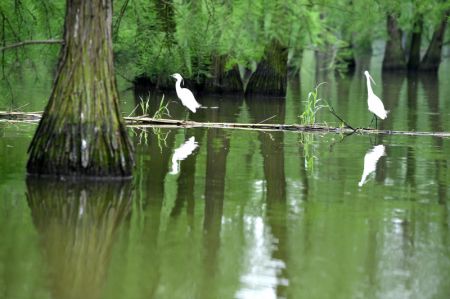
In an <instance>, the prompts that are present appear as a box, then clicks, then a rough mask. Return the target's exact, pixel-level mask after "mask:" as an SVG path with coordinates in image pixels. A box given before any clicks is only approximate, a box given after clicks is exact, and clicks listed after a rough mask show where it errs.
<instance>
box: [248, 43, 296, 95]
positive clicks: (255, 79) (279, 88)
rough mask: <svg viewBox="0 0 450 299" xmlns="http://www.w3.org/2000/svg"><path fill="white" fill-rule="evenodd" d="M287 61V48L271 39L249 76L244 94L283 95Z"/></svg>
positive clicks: (285, 83)
mask: <svg viewBox="0 0 450 299" xmlns="http://www.w3.org/2000/svg"><path fill="white" fill-rule="evenodd" d="M287 61H288V50H287V48H286V47H284V46H282V45H281V44H280V43H279V42H278V41H276V40H272V42H271V43H270V44H269V45H268V46H267V47H266V51H265V57H264V58H263V59H262V60H261V61H260V62H259V63H258V66H257V68H256V71H255V72H254V73H253V75H252V76H251V78H250V80H249V82H248V85H247V88H246V90H245V94H246V95H252V94H264V95H275V96H284V95H285V94H286V86H287Z"/></svg>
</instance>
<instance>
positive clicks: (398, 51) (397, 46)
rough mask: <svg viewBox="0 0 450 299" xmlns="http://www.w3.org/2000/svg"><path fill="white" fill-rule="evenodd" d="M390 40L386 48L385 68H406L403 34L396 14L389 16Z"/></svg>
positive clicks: (388, 29)
mask: <svg viewBox="0 0 450 299" xmlns="http://www.w3.org/2000/svg"><path fill="white" fill-rule="evenodd" d="M387 31H388V35H389V37H388V41H387V42H386V48H385V50H384V58H383V70H404V69H405V68H406V62H405V54H404V51H403V48H402V34H401V31H400V28H398V25H397V20H396V19H395V17H394V16H392V15H388V17H387Z"/></svg>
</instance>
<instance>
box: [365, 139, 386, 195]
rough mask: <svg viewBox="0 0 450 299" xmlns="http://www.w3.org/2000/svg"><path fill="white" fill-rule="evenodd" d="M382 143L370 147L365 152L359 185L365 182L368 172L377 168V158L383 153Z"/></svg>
mask: <svg viewBox="0 0 450 299" xmlns="http://www.w3.org/2000/svg"><path fill="white" fill-rule="evenodd" d="M385 153H386V152H385V149H384V145H382V144H379V145H376V146H374V147H373V148H372V149H370V150H369V151H368V152H367V154H366V155H365V156H364V170H363V174H362V177H361V181H359V183H358V186H359V187H361V186H362V185H364V184H365V182H366V180H367V177H368V176H369V174H371V173H372V172H374V171H375V170H376V168H377V162H378V160H379V159H380V158H381V157H382V156H384V155H385Z"/></svg>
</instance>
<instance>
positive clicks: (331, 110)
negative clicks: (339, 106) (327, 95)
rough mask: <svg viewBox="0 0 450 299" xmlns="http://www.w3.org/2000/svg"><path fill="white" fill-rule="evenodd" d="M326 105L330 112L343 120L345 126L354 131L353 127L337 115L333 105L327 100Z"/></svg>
mask: <svg viewBox="0 0 450 299" xmlns="http://www.w3.org/2000/svg"><path fill="white" fill-rule="evenodd" d="M327 105H328V109H329V110H330V112H331V114H333V115H334V116H335V117H336V118H337V119H339V120H340V121H341V122H343V123H344V125H345V126H346V127H347V128H350V129H352V130H353V131H356V129H355V128H353V127H352V126H351V125H350V124H349V123H348V122H346V121H345V120H343V119H342V118H341V117H340V116H339V115H337V113H336V111H335V110H334V108H333V106H331V104H330V103H328V102H327Z"/></svg>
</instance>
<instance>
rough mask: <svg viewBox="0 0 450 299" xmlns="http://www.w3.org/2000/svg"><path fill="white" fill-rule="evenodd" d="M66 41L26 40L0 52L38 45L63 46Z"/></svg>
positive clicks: (3, 48) (0, 49) (1, 49)
mask: <svg viewBox="0 0 450 299" xmlns="http://www.w3.org/2000/svg"><path fill="white" fill-rule="evenodd" d="M63 43H64V41H63V40H62V39H46V40H24V41H21V42H19V43H15V44H12V45H7V46H4V47H2V48H0V52H3V51H5V50H8V49H13V48H17V47H23V46H26V45H37V44H63Z"/></svg>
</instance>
